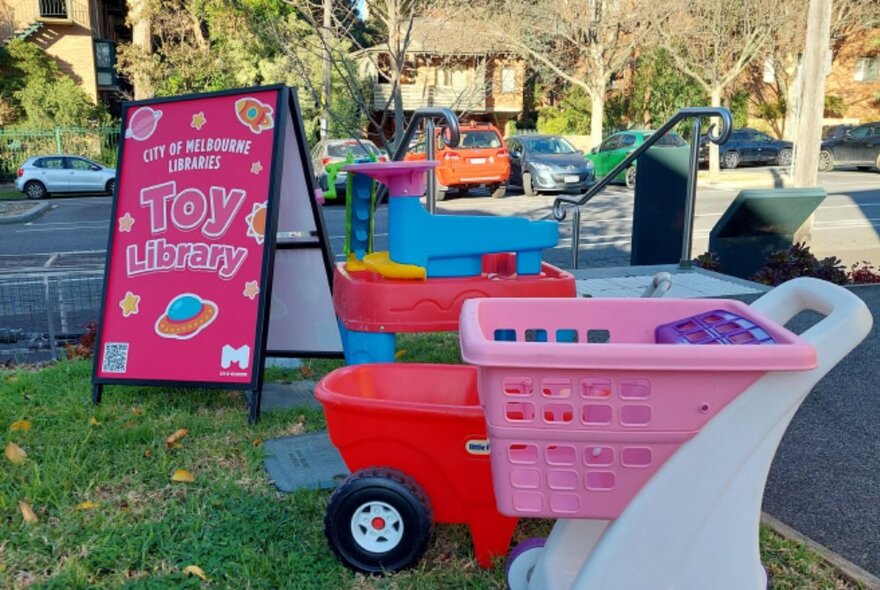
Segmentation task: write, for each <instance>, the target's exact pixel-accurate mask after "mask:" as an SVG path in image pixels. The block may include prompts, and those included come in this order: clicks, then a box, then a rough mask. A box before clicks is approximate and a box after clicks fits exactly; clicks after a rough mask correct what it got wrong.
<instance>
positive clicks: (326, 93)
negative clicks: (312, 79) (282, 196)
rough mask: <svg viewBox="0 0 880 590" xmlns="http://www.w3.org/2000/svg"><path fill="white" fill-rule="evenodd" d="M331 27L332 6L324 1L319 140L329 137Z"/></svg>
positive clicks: (328, 1)
mask: <svg viewBox="0 0 880 590" xmlns="http://www.w3.org/2000/svg"><path fill="white" fill-rule="evenodd" d="M332 25H333V6H332V4H331V3H330V0H324V18H323V27H321V45H322V46H323V48H324V50H323V52H322V53H323V55H322V57H323V60H324V64H323V65H324V69H323V72H322V80H321V86H322V88H321V129H320V131H321V139H327V138H328V137H330V88H331V78H330V72H331V69H332V67H333V64H332V58H331V55H330V27H331V26H332Z"/></svg>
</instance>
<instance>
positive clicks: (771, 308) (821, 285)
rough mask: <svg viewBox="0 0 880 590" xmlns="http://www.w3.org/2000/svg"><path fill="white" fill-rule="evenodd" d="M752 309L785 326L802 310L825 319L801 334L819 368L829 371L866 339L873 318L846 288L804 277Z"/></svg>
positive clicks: (781, 286) (763, 298)
mask: <svg viewBox="0 0 880 590" xmlns="http://www.w3.org/2000/svg"><path fill="white" fill-rule="evenodd" d="M752 309H754V310H755V311H757V312H758V313H761V314H763V315H764V316H766V317H767V318H769V319H770V320H772V321H774V322H776V323H778V324H780V325H784V324H786V323H787V322H788V321H789V320H791V318H793V317H794V316H796V315H797V314H799V313H800V312H802V311H806V310H812V311H815V312H818V313H821V314H823V315H824V316H825V318H824V319H822V320H820V321H819V322H818V323H817V324H816V325H814V326H813V327H811V328H810V329H808V330H807V331H806V332H804V333H803V334H801V338H803V339H804V340H806V341H807V342H808V343H809V344H811V345H812V346H813V348H814V349H815V350H816V356H817V357H818V360H819V367H820V369H824V370H829V369H830V368H831V367H833V366H834V365H836V364H837V363H838V362H839V361H840V360H841V359H843V357H845V356H846V355H847V354H849V352H850V351H851V350H852V349H854V348H855V347H856V346H858V345H859V343H860V342H861V341H862V340H864V339H865V336H867V335H868V332H870V331H871V326H872V325H873V322H874V320H873V318H872V317H871V312H870V311H869V310H868V306H867V305H865V303H864V302H863V301H862V300H861V299H859V298H858V297H856V296H855V295H853V294H852V293H851V292H850V291H847V290H846V289H844V288H843V287H840V286H837V285H834V284H832V283H829V282H827V281H821V280H819V279H813V278H808V277H801V278H797V279H793V280H791V281H788V282H786V283H783V284H781V285H779V286H778V287H776V288H775V289H773V290H772V291H770V292H769V293H767V294H765V295H763V296H762V297H761V298H760V299H758V300H757V301H755V302H754V303H752Z"/></svg>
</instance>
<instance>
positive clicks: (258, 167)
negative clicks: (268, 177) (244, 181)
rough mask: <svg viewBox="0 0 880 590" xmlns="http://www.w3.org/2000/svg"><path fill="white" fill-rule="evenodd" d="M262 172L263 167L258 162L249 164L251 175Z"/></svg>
mask: <svg viewBox="0 0 880 590" xmlns="http://www.w3.org/2000/svg"><path fill="white" fill-rule="evenodd" d="M262 170H263V165H262V164H260V163H259V162H254V163H253V164H251V174H259V173H260V172H261V171H262Z"/></svg>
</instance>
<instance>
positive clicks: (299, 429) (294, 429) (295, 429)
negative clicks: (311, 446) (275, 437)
mask: <svg viewBox="0 0 880 590" xmlns="http://www.w3.org/2000/svg"><path fill="white" fill-rule="evenodd" d="M305 431H306V427H305V426H303V425H302V423H300V422H297V423H296V424H294V425H293V426H291V427H290V430H289V431H288V433H289V434H294V435H295V434H302V433H303V432H305Z"/></svg>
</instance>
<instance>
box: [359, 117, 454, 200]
mask: <svg viewBox="0 0 880 590" xmlns="http://www.w3.org/2000/svg"><path fill="white" fill-rule="evenodd" d="M436 119H443V120H444V121H445V122H446V129H448V130H449V137H448V138H446V139H444V143H445V144H446V145H448V146H449V147H453V148H454V147H457V146H458V142H459V140H460V138H461V132H460V128H459V124H458V117H457V116H456V115H455V113H454V112H453V111H452V109H449V108H446V107H425V108H421V109H416V110H415V111H414V112H413V116H412V117H411V118H410V120H409V124H408V125H407V126H406V131H404V132H403V138H402V139H401V140H400V143H399V144H398V145H397V149H396V150H394V154H392V155H391V160H392V161H394V162H399V161H401V160H403V157H404V156H405V155H406V150H407V148H409V143H410V142H411V141H412V139H413V137H414V136H415V134H416V132H417V131H418V128H419V124H420V123H421V122H422V121H427V122H428V124H427V131H426V133H425V137H426V138H428V137H430V138H431V139H430V140H428V139H426V140H425V152H426V155H427V157H428V159H429V160H432V159H433V156H434V153H433V152H434V150H433V147H434V139H433V136H434V121H435V120H436ZM386 192H387V190H386V189H385V187H384V185H383V186H380V187H379V189H378V190H377V194H376V204H377V205H378V204H379V203H381V202H382V201H383V199H384V198H385V196H386ZM427 193H428V194H427V204H428V211H430V212H431V213H433V212H434V203H435V200H436V197H437V184H436V183H435V182H434V171H433V170H429V171H428V191H427Z"/></svg>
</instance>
